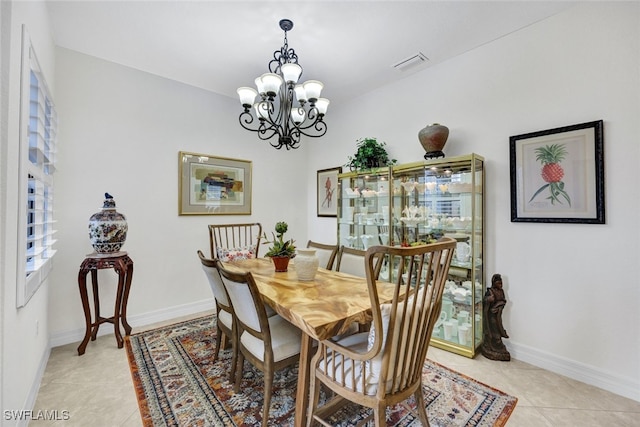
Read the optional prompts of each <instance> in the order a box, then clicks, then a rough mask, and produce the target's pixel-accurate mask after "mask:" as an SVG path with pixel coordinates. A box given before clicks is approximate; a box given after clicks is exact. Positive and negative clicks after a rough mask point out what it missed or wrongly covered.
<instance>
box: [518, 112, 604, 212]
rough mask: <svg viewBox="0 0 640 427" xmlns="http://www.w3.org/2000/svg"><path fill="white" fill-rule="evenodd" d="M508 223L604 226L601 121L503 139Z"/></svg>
mask: <svg viewBox="0 0 640 427" xmlns="http://www.w3.org/2000/svg"><path fill="white" fill-rule="evenodd" d="M509 149H510V156H509V157H510V158H509V160H510V169H511V221H512V222H550V223H552V222H560V223H578V224H604V223H605V206H604V148H603V122H602V120H599V121H594V122H588V123H581V124H576V125H570V126H565V127H560V128H555V129H548V130H543V131H538V132H531V133H526V134H522V135H516V136H511V137H510V138H509Z"/></svg>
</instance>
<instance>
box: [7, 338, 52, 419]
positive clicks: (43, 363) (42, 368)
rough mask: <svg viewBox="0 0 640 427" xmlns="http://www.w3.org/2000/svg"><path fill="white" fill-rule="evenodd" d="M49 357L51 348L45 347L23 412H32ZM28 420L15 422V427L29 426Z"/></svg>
mask: <svg viewBox="0 0 640 427" xmlns="http://www.w3.org/2000/svg"><path fill="white" fill-rule="evenodd" d="M50 355H51V347H47V348H46V349H45V351H44V353H42V358H41V359H40V365H39V366H38V372H36V375H35V378H34V380H33V384H32V385H31V389H30V390H29V395H28V396H27V399H26V401H25V403H24V409H25V411H29V410H33V407H34V406H35V404H36V400H37V399H38V391H39V390H40V384H42V377H43V376H44V371H45V370H46V369H47V362H49V356H50ZM29 421H30V419H29V418H27V417H21V418H20V419H19V420H17V421H16V424H15V425H16V427H27V426H28V425H29Z"/></svg>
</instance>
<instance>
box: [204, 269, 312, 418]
mask: <svg viewBox="0 0 640 427" xmlns="http://www.w3.org/2000/svg"><path fill="white" fill-rule="evenodd" d="M216 264H217V268H218V271H220V274H221V276H222V281H223V283H224V286H225V289H226V290H227V293H228V295H229V298H230V299H231V305H232V307H233V310H234V313H235V314H236V326H237V336H238V349H239V352H238V367H237V368H236V382H235V386H234V390H235V391H236V392H239V391H240V384H241V382H242V371H243V370H242V366H243V364H244V360H245V358H246V360H248V361H249V362H250V363H251V364H252V365H253V366H255V367H256V368H258V369H259V370H261V371H262V372H263V373H264V403H263V410H262V426H263V427H266V426H267V422H268V420H269V409H270V405H271V393H272V389H273V376H274V372H275V371H277V370H280V369H282V368H284V367H286V366H290V365H293V364H295V363H296V362H297V361H298V360H299V357H300V342H301V334H302V332H301V331H300V329H298V328H297V327H295V326H293V324H291V323H289V322H288V321H287V320H285V319H284V318H283V317H281V316H280V315H277V314H276V315H274V316H271V317H268V316H267V313H266V310H265V308H264V304H263V302H262V298H261V297H260V292H259V291H258V288H257V286H256V282H255V281H254V279H253V276H252V274H251V273H249V272H238V271H235V270H234V271H231V270H227V269H225V268H224V266H223V265H222V263H221V262H220V261H218V260H216Z"/></svg>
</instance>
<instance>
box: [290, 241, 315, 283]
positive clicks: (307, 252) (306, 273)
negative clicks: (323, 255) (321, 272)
mask: <svg viewBox="0 0 640 427" xmlns="http://www.w3.org/2000/svg"><path fill="white" fill-rule="evenodd" d="M297 252H298V254H297V255H296V257H295V259H294V264H295V267H296V273H297V274H298V280H313V279H314V278H315V277H316V273H317V272H318V264H319V261H318V257H317V256H316V250H315V249H297Z"/></svg>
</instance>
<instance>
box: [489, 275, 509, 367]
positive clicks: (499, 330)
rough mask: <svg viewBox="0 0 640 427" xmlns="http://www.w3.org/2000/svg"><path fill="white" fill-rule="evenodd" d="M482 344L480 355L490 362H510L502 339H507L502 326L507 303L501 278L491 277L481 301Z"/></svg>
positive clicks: (498, 276)
mask: <svg viewBox="0 0 640 427" xmlns="http://www.w3.org/2000/svg"><path fill="white" fill-rule="evenodd" d="M483 303H484V304H483V309H482V311H483V322H484V324H483V334H484V336H483V343H482V354H483V355H484V357H486V358H488V359H492V360H511V355H510V354H509V351H508V350H507V348H506V347H505V345H504V344H503V343H502V338H509V335H507V331H505V329H504V326H503V325H502V309H503V308H504V306H505V304H506V303H507V299H506V298H505V296H504V291H503V290H502V276H501V275H500V274H494V275H493V277H491V287H490V288H488V289H487V293H486V294H485V295H484V300H483Z"/></svg>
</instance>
